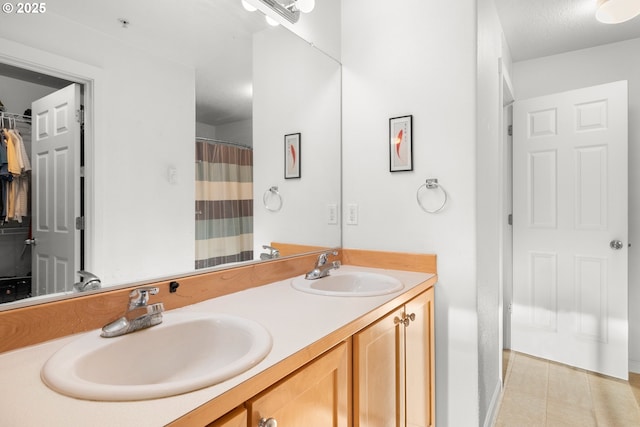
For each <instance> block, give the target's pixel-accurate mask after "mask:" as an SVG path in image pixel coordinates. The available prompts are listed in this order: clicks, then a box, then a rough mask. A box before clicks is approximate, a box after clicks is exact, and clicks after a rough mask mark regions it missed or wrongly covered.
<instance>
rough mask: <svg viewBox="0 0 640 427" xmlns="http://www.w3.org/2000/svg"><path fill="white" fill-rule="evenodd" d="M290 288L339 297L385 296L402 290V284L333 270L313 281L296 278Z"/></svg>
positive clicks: (372, 275)
mask: <svg viewBox="0 0 640 427" xmlns="http://www.w3.org/2000/svg"><path fill="white" fill-rule="evenodd" d="M291 286H293V287H294V288H295V289H297V290H299V291H302V292H308V293H311V294H318V295H329V296H340V297H350V296H352V297H366V296H375V295H386V294H391V293H393V292H397V291H399V290H401V289H402V288H404V285H403V284H402V282H401V281H399V280H398V279H396V278H395V277H391V276H387V275H384V274H378V273H370V272H364V271H356V272H354V271H342V270H334V271H332V272H331V274H330V275H329V276H327V277H323V278H322V279H315V280H307V279H305V278H304V276H298V277H296V278H294V279H293V280H292V281H291Z"/></svg>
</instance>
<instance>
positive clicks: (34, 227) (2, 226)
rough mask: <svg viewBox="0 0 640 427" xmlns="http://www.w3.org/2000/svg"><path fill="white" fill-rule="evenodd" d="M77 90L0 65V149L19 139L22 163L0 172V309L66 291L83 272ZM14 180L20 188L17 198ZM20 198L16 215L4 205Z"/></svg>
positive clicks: (76, 86)
mask: <svg viewBox="0 0 640 427" xmlns="http://www.w3.org/2000/svg"><path fill="white" fill-rule="evenodd" d="M83 89H84V85H83V84H80V83H76V82H73V81H70V80H65V79H63V78H59V77H55V76H51V75H48V74H43V73H41V72H37V71H33V70H28V69H24V68H20V67H18V66H16V65H13V64H5V63H0V102H2V107H0V109H2V110H3V111H1V112H0V114H1V117H2V132H3V134H4V135H6V136H9V138H5V139H3V147H2V148H3V150H4V149H6V148H7V144H8V143H9V142H8V140H9V139H10V136H11V135H14V139H12V140H11V141H10V142H11V143H12V144H15V143H16V141H17V140H18V139H19V140H21V143H22V144H23V147H22V149H23V150H22V153H23V154H22V156H23V157H26V158H25V159H21V160H22V162H21V164H20V165H21V166H20V167H19V169H18V170H17V173H16V167H15V166H13V167H12V168H11V169H12V171H13V172H12V173H8V174H5V175H2V172H1V171H0V184H2V186H1V187H2V195H3V198H2V201H3V205H2V206H3V209H2V216H1V217H0V255H1V256H0V303H4V302H11V301H16V300H20V299H24V298H29V297H36V296H41V295H47V294H51V293H59V292H68V291H72V290H73V283H74V281H75V279H76V274H75V272H76V270H81V269H83V266H84V227H83V217H84V178H83V177H82V173H81V172H82V171H83V168H84V137H83V135H84V123H83V116H84V111H83V107H82V105H83V104H84V102H83V98H84V94H83V93H84V90H83ZM36 110H38V111H36ZM15 135H19V138H17V137H15ZM52 142H53V143H54V144H56V145H55V146H53V145H51V143H52ZM7 169H8V165H7ZM14 178H15V179H16V180H17V181H18V180H19V181H21V182H22V184H21V185H22V186H23V187H22V190H21V191H22V192H20V193H19V194H20V197H19V198H18V199H16V200H14V199H12V198H13V197H14V195H15V190H14V189H13V188H12V184H11V182H12V181H13V180H14ZM24 192H26V194H27V196H26V197H27V198H26V203H25V205H26V206H25V207H24V210H19V211H18V212H16V210H15V207H16V205H15V204H14V205H13V206H10V205H9V202H11V203H14V202H17V201H21V200H22V201H24V200H23V197H24Z"/></svg>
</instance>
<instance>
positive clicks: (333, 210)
mask: <svg viewBox="0 0 640 427" xmlns="http://www.w3.org/2000/svg"><path fill="white" fill-rule="evenodd" d="M337 223H338V205H337V204H335V203H329V204H328V205H327V224H337Z"/></svg>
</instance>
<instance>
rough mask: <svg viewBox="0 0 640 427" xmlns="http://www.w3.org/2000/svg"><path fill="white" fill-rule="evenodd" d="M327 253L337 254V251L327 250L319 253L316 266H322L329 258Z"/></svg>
mask: <svg viewBox="0 0 640 427" xmlns="http://www.w3.org/2000/svg"><path fill="white" fill-rule="evenodd" d="M329 255H333V256H337V255H338V251H327V252H323V253H321V254H320V255H318V262H317V264H316V265H317V266H318V267H322V266H323V265H325V264H326V263H327V261H328V259H329Z"/></svg>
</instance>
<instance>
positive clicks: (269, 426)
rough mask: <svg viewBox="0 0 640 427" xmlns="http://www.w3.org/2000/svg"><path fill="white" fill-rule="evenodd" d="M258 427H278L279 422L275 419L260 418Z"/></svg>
mask: <svg viewBox="0 0 640 427" xmlns="http://www.w3.org/2000/svg"><path fill="white" fill-rule="evenodd" d="M258 427H278V422H277V421H276V419H275V418H260V421H259V422H258Z"/></svg>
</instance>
